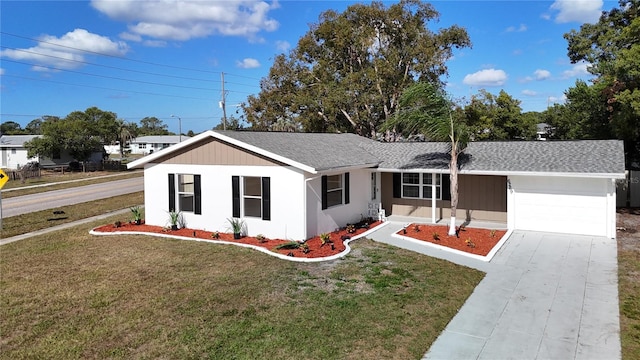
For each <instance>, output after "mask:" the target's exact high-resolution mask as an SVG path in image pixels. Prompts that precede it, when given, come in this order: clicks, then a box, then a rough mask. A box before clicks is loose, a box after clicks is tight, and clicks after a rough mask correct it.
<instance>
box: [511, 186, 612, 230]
mask: <svg viewBox="0 0 640 360" xmlns="http://www.w3.org/2000/svg"><path fill="white" fill-rule="evenodd" d="M509 183H510V187H509V189H508V194H507V197H508V209H507V212H508V219H509V220H510V222H512V226H510V228H514V229H517V230H530V231H545V232H556V233H569V234H581V235H594V236H606V237H611V238H613V237H615V187H614V184H613V182H612V181H611V179H607V178H594V177H561V176H511V177H509Z"/></svg>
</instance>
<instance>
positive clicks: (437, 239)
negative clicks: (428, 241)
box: [432, 232, 440, 241]
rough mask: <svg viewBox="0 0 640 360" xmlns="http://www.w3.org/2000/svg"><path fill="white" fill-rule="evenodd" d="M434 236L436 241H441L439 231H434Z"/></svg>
mask: <svg viewBox="0 0 640 360" xmlns="http://www.w3.org/2000/svg"><path fill="white" fill-rule="evenodd" d="M432 236H433V240H435V241H439V240H440V235H438V233H437V232H434V233H433V235H432Z"/></svg>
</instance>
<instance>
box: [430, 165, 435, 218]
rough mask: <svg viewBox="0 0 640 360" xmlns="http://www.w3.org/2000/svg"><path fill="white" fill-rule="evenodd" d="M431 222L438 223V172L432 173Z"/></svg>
mask: <svg viewBox="0 0 640 360" xmlns="http://www.w3.org/2000/svg"><path fill="white" fill-rule="evenodd" d="M431 223H432V224H435V223H436V174H434V173H431Z"/></svg>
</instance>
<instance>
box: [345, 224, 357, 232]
mask: <svg viewBox="0 0 640 360" xmlns="http://www.w3.org/2000/svg"><path fill="white" fill-rule="evenodd" d="M346 230H347V232H348V233H349V234H353V233H354V232H356V226H355V225H354V224H347V228H346Z"/></svg>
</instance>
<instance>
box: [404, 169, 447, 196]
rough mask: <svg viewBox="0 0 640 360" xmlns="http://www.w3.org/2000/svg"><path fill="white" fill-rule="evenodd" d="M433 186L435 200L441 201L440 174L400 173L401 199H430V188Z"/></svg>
mask: <svg viewBox="0 0 640 360" xmlns="http://www.w3.org/2000/svg"><path fill="white" fill-rule="evenodd" d="M434 181H435V183H434ZM433 185H435V186H436V199H438V200H441V199H442V174H431V173H424V174H423V173H402V196H401V197H403V198H415V199H419V198H422V199H431V187H432V186H433Z"/></svg>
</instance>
